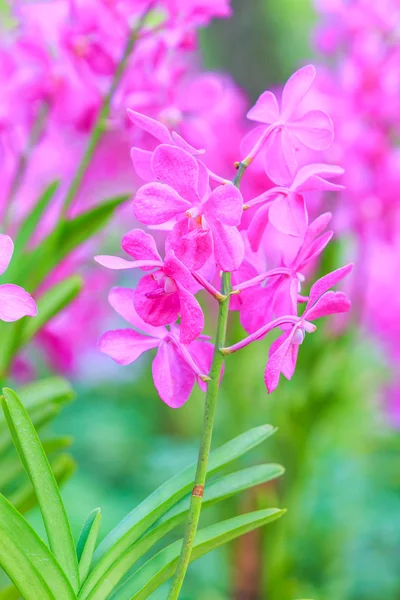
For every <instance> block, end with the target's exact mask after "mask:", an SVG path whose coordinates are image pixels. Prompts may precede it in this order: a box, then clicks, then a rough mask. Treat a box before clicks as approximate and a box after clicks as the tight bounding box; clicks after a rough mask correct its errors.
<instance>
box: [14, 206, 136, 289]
mask: <svg viewBox="0 0 400 600" xmlns="http://www.w3.org/2000/svg"><path fill="white" fill-rule="evenodd" d="M128 198H129V195H123V196H118V197H116V198H112V199H110V200H107V201H106V202H103V203H101V204H100V205H98V206H96V207H95V208H92V209H90V210H88V211H86V212H84V213H81V214H80V215H78V216H77V217H75V218H73V219H67V220H61V221H60V222H59V224H58V225H57V227H56V229H55V230H54V231H53V232H51V233H50V234H49V235H48V237H47V238H45V239H44V240H43V241H42V242H41V243H40V245H39V246H38V247H37V248H35V249H34V250H33V251H32V252H30V253H29V255H24V257H25V259H26V260H25V264H24V268H23V270H22V271H21V272H20V274H19V279H18V281H17V283H20V284H21V285H23V286H24V287H25V288H26V289H28V291H34V290H35V289H36V288H37V286H38V285H39V284H40V283H41V282H42V281H43V280H44V279H45V277H46V276H47V275H48V274H49V273H50V271H52V269H53V268H54V267H55V266H56V265H58V264H59V263H60V261H61V260H62V259H64V258H65V257H66V256H68V254H70V253H71V252H72V251H73V250H75V248H77V247H78V246H79V245H80V244H82V243H83V242H85V241H86V240H88V239H90V238H91V237H92V236H93V235H95V234H96V233H98V232H99V231H101V230H102V229H103V228H104V226H105V225H106V224H107V222H108V221H109V220H110V218H111V217H112V216H113V214H114V213H115V211H116V209H117V208H118V207H119V206H120V205H121V204H123V203H124V202H126V200H127V199H128Z"/></svg>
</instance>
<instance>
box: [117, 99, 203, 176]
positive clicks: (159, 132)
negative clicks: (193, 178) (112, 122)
mask: <svg viewBox="0 0 400 600" xmlns="http://www.w3.org/2000/svg"><path fill="white" fill-rule="evenodd" d="M127 114H128V117H129V119H130V121H132V123H133V124H134V125H136V126H137V127H139V128H140V129H141V130H142V131H145V132H146V133H148V134H149V135H151V136H152V137H153V138H155V139H156V140H158V141H159V142H160V143H161V144H168V145H169V146H177V147H178V148H182V149H183V150H186V152H188V153H189V154H191V155H192V156H194V157H198V156H201V155H202V154H204V153H205V150H202V149H200V150H197V149H196V148H193V146H191V145H190V144H188V142H186V140H184V139H183V138H182V137H181V136H180V135H179V134H178V133H176V131H171V132H170V131H169V129H168V127H166V125H164V123H161V122H160V121H157V120H156V119H152V118H151V117H149V116H147V115H144V114H142V113H139V112H136V111H134V110H131V109H129V108H128V110H127ZM152 158H153V152H152V151H150V150H143V149H142V148H137V147H136V146H134V147H133V148H132V149H131V159H132V162H133V166H134V168H135V171H136V173H137V174H138V175H139V177H141V178H142V179H144V180H145V181H154V180H155V179H157V177H156V175H155V174H154V171H153V169H152V164H151V163H152ZM201 168H204V169H206V167H205V166H204V165H203V163H201Z"/></svg>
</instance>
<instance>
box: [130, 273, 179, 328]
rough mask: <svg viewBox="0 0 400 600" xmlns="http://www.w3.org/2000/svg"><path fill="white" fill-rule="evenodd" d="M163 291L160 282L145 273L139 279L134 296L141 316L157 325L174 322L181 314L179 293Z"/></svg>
mask: <svg viewBox="0 0 400 600" xmlns="http://www.w3.org/2000/svg"><path fill="white" fill-rule="evenodd" d="M162 292H163V290H162V288H161V287H160V285H159V283H158V282H157V281H155V280H154V279H153V277H152V276H151V275H145V276H144V277H142V279H141V280H140V281H139V283H138V285H137V287H136V290H135V295H134V298H133V304H134V307H135V309H136V310H137V313H138V315H139V317H141V318H142V319H143V320H144V321H146V323H149V325H154V326H155V327H159V326H160V325H168V324H170V323H174V322H175V321H176V319H177V318H178V315H179V307H180V302H179V295H178V293H177V292H175V293H172V294H167V293H162ZM149 296H153V297H149Z"/></svg>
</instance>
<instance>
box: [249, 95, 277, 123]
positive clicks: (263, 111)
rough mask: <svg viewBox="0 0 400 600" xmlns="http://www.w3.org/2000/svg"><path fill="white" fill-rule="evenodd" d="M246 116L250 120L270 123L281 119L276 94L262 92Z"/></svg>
mask: <svg viewBox="0 0 400 600" xmlns="http://www.w3.org/2000/svg"><path fill="white" fill-rule="evenodd" d="M246 116H247V118H248V119H250V121H258V122H259V123H266V124H268V125H269V124H270V123H275V121H279V106H278V101H277V99H276V96H275V94H273V93H272V92H264V93H263V94H261V96H260V97H259V98H258V100H257V102H256V103H255V105H254V106H253V107H252V108H251V109H250V110H249V112H248V113H247V115H246Z"/></svg>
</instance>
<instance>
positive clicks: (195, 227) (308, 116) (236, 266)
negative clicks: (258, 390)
mask: <svg viewBox="0 0 400 600" xmlns="http://www.w3.org/2000/svg"><path fill="white" fill-rule="evenodd" d="M315 74H316V73H315V69H314V67H313V66H312V65H309V66H306V67H303V68H302V69H300V70H299V71H297V72H296V73H294V75H292V77H290V79H289V80H288V82H287V83H286V85H285V87H284V89H283V93H282V101H281V108H279V105H278V102H277V100H276V97H275V96H274V95H273V94H272V93H271V92H269V91H267V92H264V93H263V94H262V95H261V96H260V98H259V100H258V101H257V103H256V105H255V106H254V107H253V108H252V109H251V110H250V111H249V113H248V118H249V119H250V120H254V121H257V122H259V123H262V125H258V126H257V127H256V128H255V129H252V130H250V131H249V132H248V133H247V135H246V136H245V138H244V139H243V143H242V149H243V156H244V158H243V159H242V160H240V161H238V162H237V163H236V164H235V167H236V175H235V176H234V177H233V179H232V180H228V179H226V177H225V176H222V175H219V174H217V173H215V170H216V169H215V170H214V169H213V170H211V167H212V166H213V165H212V163H210V162H209V161H208V160H207V154H204V151H202V149H198V148H196V147H194V146H193V145H191V144H190V143H189V142H188V141H187V140H186V139H184V137H182V135H180V134H178V133H177V132H175V131H172V132H170V131H169V130H168V128H167V127H166V126H165V125H164V124H162V123H160V122H158V121H156V120H155V119H152V118H150V117H148V116H145V115H143V114H141V113H139V112H136V111H130V112H129V116H130V119H131V120H132V121H133V123H134V124H135V126H137V127H138V128H140V129H143V130H145V131H146V132H147V133H149V134H150V135H151V136H152V137H153V138H155V139H156V140H157V141H158V142H159V143H158V144H156V146H155V148H153V149H152V150H147V149H141V148H137V147H135V148H133V149H132V152H131V156H132V160H133V163H134V165H135V167H136V170H137V172H138V174H139V175H141V176H142V177H143V178H144V179H145V180H146V183H145V184H144V185H143V186H142V187H140V188H139V190H138V191H137V193H136V196H135V198H134V216H135V217H136V219H137V220H138V221H139V222H141V223H143V224H145V225H147V226H149V227H151V229H152V231H153V232H154V233H156V232H157V239H158V240H161V241H162V240H164V241H165V254H164V257H162V255H161V254H160V253H159V251H158V250H157V245H156V241H155V239H154V238H153V237H152V236H151V235H149V234H147V233H145V232H143V231H142V230H140V229H134V230H132V231H130V232H129V233H127V234H126V235H125V236H124V238H123V239H122V249H123V250H124V251H125V252H126V253H127V254H128V255H129V256H130V257H131V259H133V260H128V259H126V258H122V257H116V256H104V255H102V256H97V257H96V260H97V262H98V263H100V264H102V265H103V266H105V267H108V268H110V269H117V270H119V269H140V270H141V271H143V272H144V275H143V277H142V278H141V279H140V281H139V283H138V285H137V287H136V289H128V288H113V290H112V291H111V293H110V297H109V300H110V303H111V305H112V306H113V307H114V309H115V310H116V311H117V312H118V313H119V314H120V315H121V316H123V317H124V318H125V319H126V320H127V321H128V322H129V323H130V324H131V325H132V326H133V327H134V329H119V330H115V331H109V332H107V333H105V334H104V335H103V336H102V338H101V340H100V343H99V347H100V350H101V351H102V352H104V353H106V354H108V355H110V356H111V357H112V358H113V359H114V360H115V361H116V362H118V363H119V364H122V365H127V364H129V363H132V362H133V361H135V360H136V359H137V358H138V357H139V356H140V355H141V354H142V353H143V352H144V351H147V350H149V349H152V348H157V355H156V357H155V359H154V362H153V377H154V383H155V386H156V388H157V390H158V393H159V395H160V397H161V399H162V400H163V401H164V402H166V403H167V404H168V405H169V406H171V407H174V408H176V407H179V406H181V405H182V404H183V403H184V402H186V401H187V399H188V398H189V395H190V392H191V390H192V388H193V385H194V383H195V382H196V381H197V382H198V384H199V385H200V387H201V388H202V389H204V390H205V392H206V394H205V406H204V418H203V427H202V432H201V437H200V448H199V454H198V462H197V469H196V475H195V480H194V487H193V490H192V495H191V499H190V507H189V513H188V519H187V524H186V530H185V536H184V540H183V543H182V547H181V552H180V557H179V561H178V563H177V567H176V570H175V574H174V577H173V581H172V586H171V589H170V593H169V596H168V598H169V600H176V599H177V598H178V596H179V594H180V590H181V587H182V584H183V581H184V578H185V574H186V570H187V568H188V564H189V562H190V559H191V553H192V549H193V546H194V543H195V537H196V531H197V527H198V523H199V518H200V512H201V508H202V501H203V494H204V488H205V484H206V476H207V468H208V460H209V454H210V448H211V439H212V432H213V425H214V416H215V411H216V406H217V397H218V389H219V385H220V382H221V380H222V377H223V366H224V357H226V356H228V355H229V354H231V353H232V352H236V351H238V350H240V349H242V348H244V347H245V346H247V345H248V344H250V343H252V342H255V341H257V340H260V339H263V338H264V337H265V336H266V335H267V334H268V333H269V332H270V331H272V330H277V331H280V332H281V335H280V337H278V338H277V339H276V340H275V341H274V342H273V343H272V345H271V348H270V355H269V358H268V360H267V365H266V369H265V384H266V388H267V390H268V392H272V391H274V390H275V389H276V387H277V385H278V383H279V378H280V375H281V374H283V375H284V376H285V377H286V378H287V379H290V378H291V377H292V376H293V374H294V371H295V367H296V360H297V354H298V350H299V347H300V345H301V344H302V342H303V341H304V338H305V336H306V335H307V334H308V333H312V332H313V331H315V329H316V326H315V324H314V323H313V321H314V320H315V319H318V318H320V317H324V316H327V315H331V314H335V313H343V312H346V311H348V310H349V308H350V302H349V300H348V299H347V297H346V296H345V294H344V293H342V292H334V291H332V290H331V288H332V287H333V286H336V285H337V284H338V283H339V282H340V281H341V280H342V279H343V278H344V277H345V276H346V275H347V274H348V273H349V272H350V271H351V268H352V265H348V266H346V267H343V268H340V269H338V270H336V271H334V272H332V273H329V274H328V275H325V276H324V277H322V278H321V279H319V280H318V281H316V282H315V283H314V284H313V285H312V287H311V290H310V292H309V295H307V294H306V293H305V291H306V283H305V282H306V277H308V276H309V275H310V273H311V274H312V266H313V263H315V260H316V259H317V257H318V256H319V255H320V253H321V252H322V251H323V250H324V248H325V247H326V245H327V244H328V242H329V240H330V238H331V236H332V232H325V233H324V230H325V229H326V226H327V224H328V223H329V220H330V217H331V215H330V214H329V213H325V214H323V215H321V216H319V217H317V218H314V220H313V221H311V222H309V214H308V212H309V211H308V208H307V204H306V196H305V194H306V193H307V192H309V191H324V190H332V191H335V190H340V189H342V186H340V185H339V184H336V183H331V182H330V181H329V179H330V178H332V177H337V176H340V175H341V174H342V173H343V171H342V169H341V168H340V167H338V166H335V165H328V164H321V163H316V162H315V152H316V151H321V150H325V149H326V148H327V147H329V145H330V144H331V143H332V141H333V126H332V122H331V120H330V118H329V116H328V115H327V114H326V113H324V112H322V111H321V110H318V109H315V108H312V109H311V110H310V108H309V98H306V97H307V95H308V92H309V90H310V88H311V86H312V84H313V81H314V78H315ZM305 100H307V104H306V102H305ZM246 171H247V173H246V178H245V180H247V179H248V185H246V186H243V190H244V191H243V193H242V191H241V187H242V186H241V183H242V178H243V176H244V175H245V172H246ZM247 175H248V177H247ZM255 178H257V180H258V181H259V180H260V179H261V181H263V187H264V191H263V192H262V193H261V194H259V193H254V190H255V189H257V186H256V185H255V186H254V187H253V186H252V179H255ZM245 180H243V181H245ZM157 230H158V231H157ZM303 270H304V271H305V272H303ZM201 289H203V290H205V291H206V292H208V293H209V294H210V295H211V297H212V298H214V300H215V302H216V303H217V305H218V321H217V330H216V334H215V341H214V349H213V350H212V347H211V344H210V341H209V339H208V338H207V337H205V336H204V335H202V330H203V326H204V316H203V312H202V309H201V306H200V304H199V302H198V301H197V299H196V297H195V295H196V293H197V292H199V291H200V290H201ZM304 303H305V308H304V310H302V311H301V310H300V315H299V305H301V304H304ZM230 309H232V310H239V311H240V315H241V322H242V325H243V327H244V328H245V330H246V331H247V333H248V334H249V335H248V337H246V338H244V339H243V340H241V341H238V342H237V343H236V344H234V345H233V346H230V347H227V346H226V334H227V326H228V317H229V311H230ZM137 330H139V331H137Z"/></svg>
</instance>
